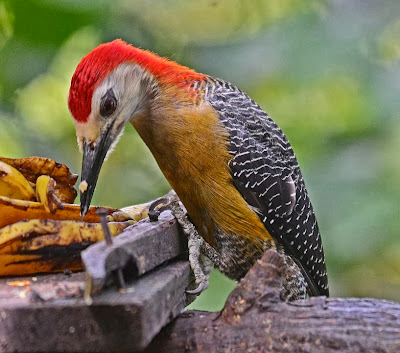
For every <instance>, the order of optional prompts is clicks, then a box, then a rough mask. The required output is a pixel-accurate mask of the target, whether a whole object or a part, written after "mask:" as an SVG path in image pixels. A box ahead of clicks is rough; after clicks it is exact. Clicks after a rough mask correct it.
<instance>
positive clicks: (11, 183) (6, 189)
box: [0, 161, 35, 201]
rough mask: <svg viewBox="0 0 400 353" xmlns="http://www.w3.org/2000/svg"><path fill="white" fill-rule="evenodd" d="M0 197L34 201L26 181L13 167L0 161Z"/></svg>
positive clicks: (33, 194) (31, 189)
mask: <svg viewBox="0 0 400 353" xmlns="http://www.w3.org/2000/svg"><path fill="white" fill-rule="evenodd" d="M0 195H1V196H6V197H10V198H15V199H21V200H28V201H29V200H35V192H34V190H33V188H32V186H31V185H30V184H29V182H28V180H26V179H25V177H24V176H23V175H22V174H21V173H20V172H19V171H18V170H17V169H15V168H14V167H12V166H10V165H8V164H7V163H4V162H1V161H0Z"/></svg>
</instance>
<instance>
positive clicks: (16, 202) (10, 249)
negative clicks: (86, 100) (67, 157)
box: [0, 157, 150, 276]
mask: <svg viewBox="0 0 400 353" xmlns="http://www.w3.org/2000/svg"><path fill="white" fill-rule="evenodd" d="M77 177H78V176H77V175H76V174H72V173H71V172H70V171H69V169H68V167H67V166H65V165H64V164H60V163H57V162H55V161H53V160H51V159H48V158H41V157H30V158H20V159H12V158H4V157H0V276H14V275H29V274H36V273H48V272H60V271H63V270H64V269H69V270H71V271H75V270H82V267H83V265H82V263H81V259H80V252H81V251H82V250H83V249H85V248H86V247H87V246H89V245H90V244H92V243H95V242H98V241H101V240H103V239H104V235H103V234H104V233H103V229H102V226H101V224H100V223H99V222H100V218H99V216H98V214H97V210H98V209H99V208H98V207H90V209H89V211H88V213H87V214H86V215H85V217H84V219H82V217H81V214H80V206H79V205H75V204H72V202H73V201H74V199H75V197H76V194H77V192H76V190H75V189H74V184H75V182H76V180H77ZM149 205H150V203H145V204H141V205H134V206H129V207H126V208H123V209H121V210H118V209H114V208H109V207H101V208H102V209H103V210H106V214H107V215H108V216H107V221H108V222H109V223H108V227H109V229H110V233H111V235H112V236H115V235H117V234H119V233H121V232H122V231H123V230H124V229H125V228H126V227H127V226H129V225H131V224H133V223H136V221H139V220H141V219H143V218H145V217H147V214H148V207H149Z"/></svg>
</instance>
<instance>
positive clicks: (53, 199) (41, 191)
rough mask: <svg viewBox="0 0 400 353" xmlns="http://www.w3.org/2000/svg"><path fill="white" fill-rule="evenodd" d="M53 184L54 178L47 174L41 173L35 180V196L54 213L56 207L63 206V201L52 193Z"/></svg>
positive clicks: (61, 207)
mask: <svg viewBox="0 0 400 353" xmlns="http://www.w3.org/2000/svg"><path fill="white" fill-rule="evenodd" d="M55 186H56V182H55V180H54V179H53V178H51V177H49V176H48V175H41V176H40V177H39V178H37V180H36V198H37V200H38V201H39V202H41V203H42V204H43V207H44V209H45V210H46V211H47V212H49V213H55V212H56V210H57V208H59V209H63V208H64V205H63V203H62V202H61V201H60V199H59V198H58V197H57V196H56V194H55V193H54V192H55Z"/></svg>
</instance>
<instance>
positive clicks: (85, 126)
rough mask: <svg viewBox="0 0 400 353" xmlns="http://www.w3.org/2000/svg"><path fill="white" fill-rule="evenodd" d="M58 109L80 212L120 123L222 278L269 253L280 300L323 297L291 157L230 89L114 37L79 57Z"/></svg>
mask: <svg viewBox="0 0 400 353" xmlns="http://www.w3.org/2000/svg"><path fill="white" fill-rule="evenodd" d="M68 106H69V109H70V112H71V114H72V116H73V118H74V123H75V127H76V134H77V140H78V144H79V147H80V149H81V151H83V160H82V173H81V179H82V182H85V190H82V191H83V192H82V191H81V213H82V215H85V214H86V212H87V211H88V208H89V206H90V202H91V199H92V196H93V192H94V190H95V187H96V183H97V179H98V176H99V172H100V169H101V166H102V164H103V161H104V160H105V157H106V156H107V154H108V153H110V152H111V151H112V149H113V148H114V146H115V145H116V144H117V142H118V140H119V138H120V136H121V135H122V133H123V130H124V127H125V125H126V124H127V123H128V122H130V123H131V124H132V125H133V126H134V128H135V129H136V130H137V132H138V133H139V135H140V136H141V138H142V139H143V141H144V142H145V143H146V145H147V146H148V148H149V149H150V151H151V153H152V154H153V156H154V158H155V160H156V161H157V163H158V165H159V167H160V169H161V171H162V172H163V174H164V175H165V177H166V179H167V180H168V182H169V183H170V185H171V187H172V188H173V189H174V190H175V192H176V194H177V195H178V196H179V199H180V200H181V201H182V203H183V205H184V206H185V208H186V210H187V213H188V215H189V217H190V220H191V222H193V224H194V226H195V228H196V229H197V231H198V234H199V235H200V237H201V238H202V239H204V241H205V242H206V245H207V246H208V247H209V248H212V249H213V251H214V253H215V254H216V255H215V256H213V257H214V258H213V259H212V261H214V263H215V264H216V265H217V267H218V268H219V269H220V270H221V271H222V272H223V273H225V274H226V275H227V276H228V277H230V278H232V279H235V280H239V279H240V278H242V277H243V276H244V275H245V274H246V272H247V271H248V270H249V269H250V267H251V266H252V265H253V264H254V262H255V261H256V260H257V259H258V258H260V257H261V256H262V254H263V252H264V251H265V250H266V249H269V248H277V249H278V250H279V251H281V252H283V253H284V254H285V256H286V257H287V260H288V263H292V264H293V266H294V267H293V268H295V270H294V272H292V273H291V274H290V275H288V276H287V278H286V280H285V281H286V285H287V288H288V291H289V292H292V294H290V293H289V294H288V297H289V298H290V296H291V295H292V299H293V298H294V299H296V298H299V297H304V293H305V290H303V289H302V288H301V287H302V286H303V287H304V288H306V289H307V292H308V294H309V295H326V296H328V295H329V289H328V279H327V273H326V266H325V261H324V252H323V247H322V242H321V236H320V232H319V228H318V224H317V220H316V216H315V214H314V211H313V208H312V205H311V202H310V199H309V196H308V193H307V190H306V187H305V184H304V180H303V176H302V174H301V171H300V167H299V164H298V162H297V159H296V156H295V153H294V152H293V149H292V147H291V145H290V143H289V141H288V139H287V138H286V136H285V135H284V133H283V132H282V130H281V129H280V128H279V127H278V125H277V124H276V123H275V122H274V121H273V120H272V119H271V118H270V116H269V115H268V114H267V113H265V112H264V111H263V110H262V109H261V108H260V106H259V105H257V104H256V103H255V102H254V101H253V100H252V99H251V98H250V97H249V96H248V95H246V94H245V93H244V92H242V91H241V90H240V89H238V88H236V87H235V86H234V85H232V84H230V83H229V82H226V81H224V80H221V79H218V78H214V77H211V76H209V75H204V74H200V73H197V72H195V71H194V70H192V69H189V68H187V67H184V66H181V65H179V64H177V63H175V62H173V61H170V60H167V59H165V58H161V57H159V56H157V55H155V54H153V53H151V52H149V51H146V50H142V49H139V48H136V47H134V46H132V45H129V44H127V43H125V42H124V41H122V40H119V39H118V40H114V41H112V42H109V43H105V44H102V45H100V46H98V47H97V48H95V49H93V50H92V51H91V52H90V53H89V54H88V55H87V56H85V57H84V58H83V59H82V60H81V62H80V63H79V65H78V66H77V68H76V71H75V73H74V74H73V77H72V80H71V87H70V91H69V96H68ZM296 269H297V270H298V271H297V270H296ZM303 292H304V293H303ZM293 293H294V294H293ZM299 293H300V294H299Z"/></svg>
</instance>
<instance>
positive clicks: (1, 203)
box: [0, 196, 119, 228]
mask: <svg viewBox="0 0 400 353" xmlns="http://www.w3.org/2000/svg"><path fill="white" fill-rule="evenodd" d="M102 208H105V209H106V210H107V211H108V214H112V213H113V212H116V211H119V210H117V209H115V208H109V207H102ZM97 209H98V207H93V206H92V207H90V208H89V211H88V213H87V214H86V215H85V218H84V219H83V220H84V221H85V222H88V223H98V222H100V219H99V216H98V215H97V214H96V210H97ZM23 219H56V220H63V219H64V220H66V219H68V220H76V221H81V220H82V217H81V213H80V206H79V205H73V204H72V205H71V204H64V208H63V209H62V210H57V211H56V212H55V213H48V212H47V211H46V209H45V208H44V205H43V204H42V203H40V202H33V201H24V200H16V199H10V198H8V197H4V196H0V228H1V227H4V226H7V225H9V224H12V223H15V222H19V221H22V220H23Z"/></svg>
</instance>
